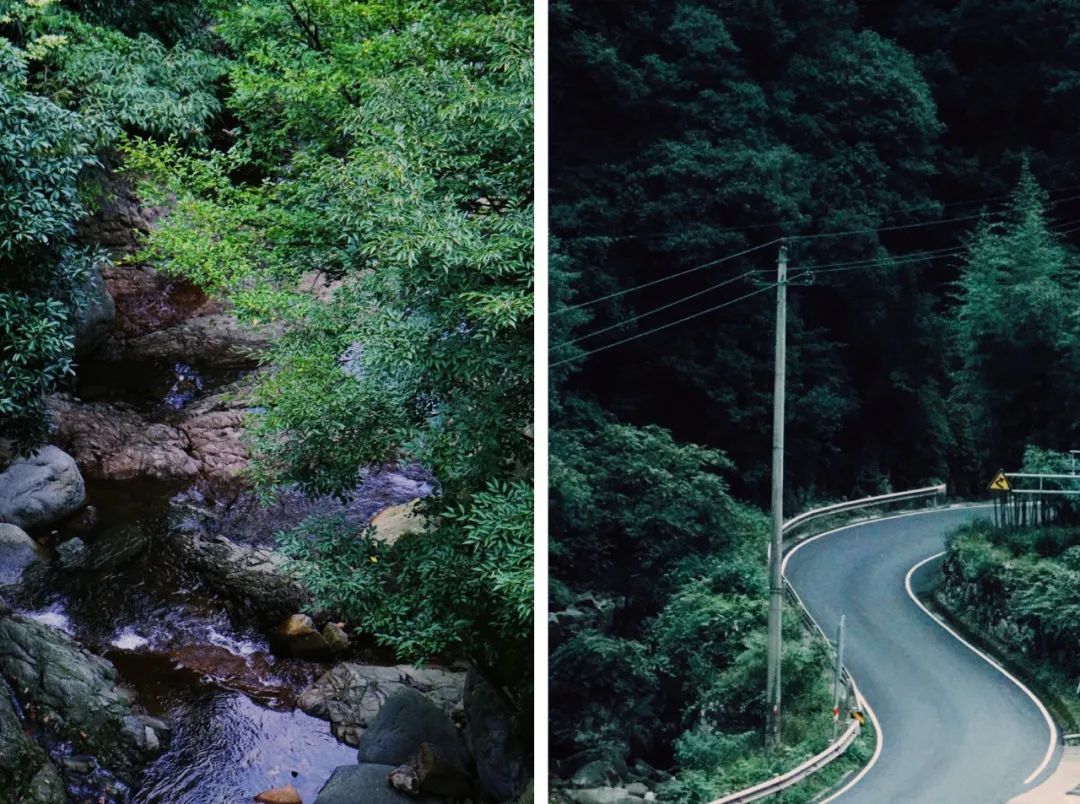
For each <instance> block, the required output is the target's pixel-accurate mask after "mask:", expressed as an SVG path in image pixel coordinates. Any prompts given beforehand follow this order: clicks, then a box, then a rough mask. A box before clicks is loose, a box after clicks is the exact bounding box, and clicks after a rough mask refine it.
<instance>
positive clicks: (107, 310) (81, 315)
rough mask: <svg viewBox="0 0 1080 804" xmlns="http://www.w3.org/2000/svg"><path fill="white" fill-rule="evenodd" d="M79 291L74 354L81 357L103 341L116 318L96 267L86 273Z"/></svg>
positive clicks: (110, 299) (114, 309)
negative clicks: (80, 294)
mask: <svg viewBox="0 0 1080 804" xmlns="http://www.w3.org/2000/svg"><path fill="white" fill-rule="evenodd" d="M79 290H80V291H81V292H82V295H83V299H84V301H83V305H82V307H80V308H79V309H78V310H76V311H75V354H76V355H79V356H82V355H85V354H88V353H90V352H92V351H93V350H94V349H95V348H96V347H97V346H99V345H100V344H101V342H102V341H103V340H104V339H105V336H106V335H107V334H108V333H109V327H110V326H112V322H113V318H115V316H116V305H115V304H114V303H113V297H112V296H111V295H109V291H108V289H106V287H105V280H104V279H103V278H102V276H101V271H100V270H99V269H98V267H97V266H96V265H95V266H92V267H91V268H90V270H89V271H87V273H86V277H85V278H84V279H83V281H82V284H81V287H80V288H79Z"/></svg>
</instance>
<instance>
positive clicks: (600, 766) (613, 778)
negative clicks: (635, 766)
mask: <svg viewBox="0 0 1080 804" xmlns="http://www.w3.org/2000/svg"><path fill="white" fill-rule="evenodd" d="M620 781H622V780H621V779H620V778H619V773H618V771H616V770H615V766H614V765H612V764H611V763H610V762H607V761H605V760H603V759H596V760H593V761H592V762H590V763H589V764H587V765H584V766H582V767H580V768H578V770H577V772H576V773H575V774H574V775H573V777H572V778H571V779H570V784H572V785H573V786H574V787H612V786H614V785H617V784H618V783H619V782H620Z"/></svg>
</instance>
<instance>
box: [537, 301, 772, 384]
mask: <svg viewBox="0 0 1080 804" xmlns="http://www.w3.org/2000/svg"><path fill="white" fill-rule="evenodd" d="M776 286H777V285H776V283H775V282H774V283H773V284H771V285H765V286H764V287H760V288H758V289H757V290H753V291H751V292H750V293H747V294H745V295H743V296H739V297H738V298H737V299H731V300H730V301H726V302H723V303H722V304H717V305H715V306H713V307H709V308H708V309H705V310H701V311H700V312H697V313H692V314H690V315H688V316H684V317H682V318H680V319H679V320H677V321H671V322H669V323H667V324H661V325H660V326H658V327H653V328H652V329H648V330H645V332H638V333H636V334H634V335H629V336H627V337H625V338H623V339H622V340H618V341H615V342H614V343H609V344H605V345H604V346H598V347H597V348H595V349H591V350H589V351H587V352H582V353H581V354H580V355H575V356H574V357H567V358H564V359H562V360H560V361H558V362H557V363H552V364H551V365H550V366H549V368H558V367H559V366H561V365H563V364H564V363H573V362H574V361H576V360H581V359H583V358H586V357H588V356H589V355H594V354H596V353H597V352H603V351H605V350H607V349H613V348H615V347H616V346H621V345H622V344H624V343H628V342H629V341H633V340H637V339H638V338H644V337H645V336H646V335H652V334H653V333H654V332H660V331H661V330H664V329H668V328H670V327H674V326H677V325H679V324H683V323H686V322H687V321H690V320H691V319H694V318H699V317H700V316H703V315H706V314H708V313H712V312H715V311H716V310H719V309H720V308H722V307H730V306H731V305H733V304H737V303H738V302H741V301H744V300H746V299H749V298H750V297H751V296H757V295H758V294H759V293H764V292H765V291H767V290H773V289H774V288H775V287H776Z"/></svg>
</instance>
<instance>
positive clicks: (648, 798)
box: [645, 790, 656, 801]
mask: <svg viewBox="0 0 1080 804" xmlns="http://www.w3.org/2000/svg"><path fill="white" fill-rule="evenodd" d="M645 800H646V801H656V793H654V792H653V791H651V790H650V791H649V792H648V793H646V794H645Z"/></svg>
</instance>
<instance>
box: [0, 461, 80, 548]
mask: <svg viewBox="0 0 1080 804" xmlns="http://www.w3.org/2000/svg"><path fill="white" fill-rule="evenodd" d="M84 502H86V484H85V483H84V482H83V477H82V475H81V474H80V473H79V467H78V466H76V464H75V460H74V459H73V458H72V457H71V456H70V455H68V454H67V453H66V452H64V451H63V450H60V449H57V448H56V447H53V446H47V447H42V448H41V449H39V450H38V451H37V452H35V453H34V454H33V455H31V456H30V457H28V458H20V459H18V460H16V461H14V462H13V463H12V464H11V465H10V466H8V468H7V469H5V470H4V471H3V472H0V522H6V523H8V524H11V525H18V526H19V527H20V528H32V527H37V526H40V525H50V524H52V523H53V522H56V521H57V520H60V519H63V518H64V517H65V516H68V515H69V514H72V513H74V512H75V511H77V510H79V508H81V507H82V505H83V503H84Z"/></svg>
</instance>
